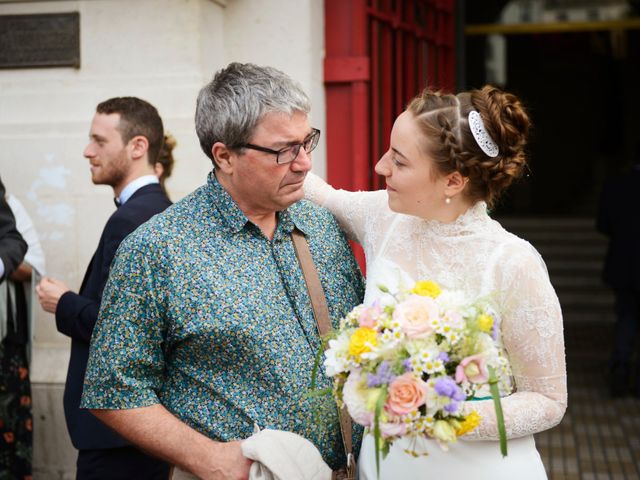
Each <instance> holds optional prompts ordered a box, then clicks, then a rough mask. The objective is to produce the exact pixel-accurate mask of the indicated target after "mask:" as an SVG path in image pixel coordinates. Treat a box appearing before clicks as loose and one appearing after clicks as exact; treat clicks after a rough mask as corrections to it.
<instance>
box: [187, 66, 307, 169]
mask: <svg viewBox="0 0 640 480" xmlns="http://www.w3.org/2000/svg"><path fill="white" fill-rule="evenodd" d="M310 110H311V103H310V102H309V97H307V94H306V93H304V91H303V90H302V88H301V87H300V85H299V84H298V83H296V82H294V81H293V80H292V79H291V78H289V77H288V76H287V75H286V74H284V73H282V72H281V71H280V70H276V69H275V68H272V67H261V66H258V65H254V64H251V63H236V62H234V63H230V64H229V65H228V66H227V67H226V68H224V69H222V70H219V71H218V72H217V73H216V74H215V76H214V77H213V80H211V82H209V83H208V84H207V85H205V86H204V87H203V88H202V90H200V93H199V94H198V101H197V104H196V118H195V120H196V133H197V134H198V138H199V139H200V146H201V147H202V150H203V151H204V153H205V154H206V155H207V156H208V157H209V158H210V159H211V160H214V158H213V154H212V152H211V148H212V147H213V144H214V143H216V142H222V143H224V144H225V145H226V146H227V147H229V148H238V147H239V146H240V145H242V144H244V143H248V142H249V139H250V138H251V136H252V135H253V132H254V130H255V128H256V127H257V126H258V123H260V120H262V117H264V116H265V115H266V114H268V113H286V114H288V115H293V114H294V113H295V112H302V113H305V114H308V113H309V111H310ZM214 164H215V160H214Z"/></svg>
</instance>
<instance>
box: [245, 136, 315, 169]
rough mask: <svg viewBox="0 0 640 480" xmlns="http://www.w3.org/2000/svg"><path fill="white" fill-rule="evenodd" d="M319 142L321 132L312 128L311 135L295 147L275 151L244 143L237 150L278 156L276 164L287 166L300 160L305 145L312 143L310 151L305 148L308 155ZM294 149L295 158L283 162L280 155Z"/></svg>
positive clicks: (290, 146)
mask: <svg viewBox="0 0 640 480" xmlns="http://www.w3.org/2000/svg"><path fill="white" fill-rule="evenodd" d="M319 140H320V130H319V129H317V128H312V129H311V133H310V134H309V135H308V136H307V138H305V139H304V140H303V141H302V142H300V143H294V144H293V145H288V146H286V147H284V148H281V149H280V150H273V149H271V148H267V147H261V146H260V145H254V144H253V143H243V144H241V145H238V146H237V148H249V149H251V150H257V151H259V152H264V153H270V154H272V155H275V156H276V163H277V164H278V165H286V164H287V163H291V162H294V161H295V159H296V158H298V155H300V149H301V148H304V144H305V143H307V142H310V143H309V149H308V150H307V149H306V148H305V149H304V151H305V152H307V153H311V152H313V150H315V148H316V147H317V146H318V141H319ZM292 148H295V149H296V150H295V151H294V153H295V154H294V155H293V158H292V159H291V160H287V161H286V162H281V161H280V154H281V153H284V152H286V151H287V150H291V149H292Z"/></svg>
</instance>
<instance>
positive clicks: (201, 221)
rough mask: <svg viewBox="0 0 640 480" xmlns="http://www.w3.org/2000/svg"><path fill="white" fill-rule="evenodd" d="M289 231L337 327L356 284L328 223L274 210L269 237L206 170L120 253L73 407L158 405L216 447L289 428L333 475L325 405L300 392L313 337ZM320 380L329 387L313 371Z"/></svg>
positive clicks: (340, 454)
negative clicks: (203, 178)
mask: <svg viewBox="0 0 640 480" xmlns="http://www.w3.org/2000/svg"><path fill="white" fill-rule="evenodd" d="M294 228H298V229H299V230H300V231H302V233H304V234H305V236H306V238H307V241H308V243H309V248H310V250H311V253H312V256H313V259H314V262H315V264H316V267H317V269H318V274H319V276H320V281H321V283H322V287H323V289H324V292H325V295H326V297H327V303H328V306H329V312H330V315H331V318H332V321H333V322H334V326H336V327H337V322H338V321H339V319H340V318H341V317H343V316H344V315H346V314H347V313H348V312H349V311H350V309H351V308H352V307H353V306H354V305H356V304H358V303H360V302H361V300H362V297H363V293H364V285H363V280H362V275H361V273H360V270H359V268H358V266H357V264H356V262H355V260H354V258H353V255H352V253H351V250H350V248H349V245H348V243H347V241H346V240H345V238H344V235H343V233H342V232H341V231H340V229H339V227H338V225H337V223H336V221H335V220H334V218H333V217H332V216H331V214H329V213H328V212H327V211H325V210H323V209H321V208H319V207H317V206H315V205H313V204H311V203H309V202H307V201H304V200H303V201H300V202H297V203H295V204H294V205H292V206H291V207H289V208H288V209H286V210H284V211H282V212H279V213H278V226H277V228H276V231H275V234H274V238H273V240H269V239H268V238H267V237H266V236H265V235H264V234H263V233H262V232H261V230H260V229H259V228H258V227H257V226H256V225H254V224H253V223H251V222H249V221H248V220H247V218H246V217H245V215H244V214H243V213H242V211H241V210H240V208H239V207H238V206H237V205H236V203H235V202H234V201H233V199H232V198H231V196H230V195H229V194H228V193H227V192H226V191H225V190H224V188H223V187H222V186H221V185H220V184H219V183H218V182H217V180H216V178H215V175H214V174H213V173H212V174H210V175H209V178H208V181H207V184H206V185H204V186H202V187H200V188H199V189H198V190H196V191H195V192H193V193H192V194H190V195H189V196H187V197H186V198H184V199H183V200H182V201H180V202H177V203H176V204H175V205H173V206H172V207H170V208H168V209H167V210H166V211H165V212H163V213H161V214H159V215H157V216H155V217H153V218H152V219H151V220H150V221H149V222H147V223H146V224H144V225H142V226H141V227H140V228H138V230H136V231H135V232H134V233H133V234H131V235H130V236H129V237H128V238H127V239H126V240H125V241H124V242H122V244H121V246H120V248H119V250H118V253H117V255H116V258H115V259H114V262H113V264H112V266H111V272H110V276H109V280H108V282H107V285H106V287H105V291H104V294H103V296H102V304H101V310H100V316H99V320H98V323H97V325H96V328H95V330H94V333H93V337H92V340H91V354H90V358H89V364H88V367H87V374H86V377H85V385H84V393H83V398H82V405H81V406H82V407H83V408H93V409H128V408H136V407H144V406H149V405H153V404H157V403H161V404H162V405H163V406H165V407H166V408H167V409H168V410H170V411H171V412H173V414H175V415H176V416H177V417H178V418H180V419H181V420H182V421H183V422H185V423H186V424H188V425H189V426H191V427H193V428H194V429H196V430H198V431H200V432H201V433H203V434H205V435H207V436H209V437H210V438H212V439H215V440H220V441H229V440H235V439H242V438H246V437H249V436H250V435H251V434H252V433H253V430H254V426H255V425H257V426H259V427H260V428H273V429H280V430H288V431H292V432H295V433H298V434H299V435H302V436H303V437H305V438H307V439H308V440H310V441H311V442H313V443H314V444H315V445H316V446H317V447H318V449H319V450H320V452H321V453H322V455H323V457H324V459H325V461H327V463H328V464H329V465H330V466H331V467H333V468H337V467H338V466H340V465H343V464H344V463H345V458H344V449H343V446H342V440H341V438H340V429H339V422H338V416H337V410H336V408H335V404H334V403H333V402H332V401H331V400H330V399H329V398H328V397H327V398H326V399H319V398H317V397H310V396H308V395H307V394H308V391H309V387H310V382H311V374H312V369H313V365H314V359H315V357H316V355H317V353H318V351H319V348H320V340H319V335H318V332H317V326H316V322H315V319H314V316H313V310H312V307H311V303H310V300H309V296H308V292H307V289H306V285H305V283H304V278H303V276H302V271H301V269H300V266H299V264H298V261H297V259H296V255H295V251H294V248H293V243H292V240H291V235H290V234H291V232H292V231H293V229H294ZM318 380H319V384H318V387H319V388H327V387H330V386H331V383H330V381H329V380H328V379H327V378H326V377H325V376H324V375H322V374H320V375H319V379H318ZM360 434H361V432H360V431H356V433H355V434H354V435H355V437H356V438H354V440H355V445H359V441H358V440H359V439H358V438H357V437H359V436H360Z"/></svg>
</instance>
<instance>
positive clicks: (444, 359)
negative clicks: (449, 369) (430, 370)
mask: <svg viewBox="0 0 640 480" xmlns="http://www.w3.org/2000/svg"><path fill="white" fill-rule="evenodd" d="M437 358H438V360H442V362H443V363H447V362H448V361H449V355H448V354H447V352H440V353H439V354H438V357H437Z"/></svg>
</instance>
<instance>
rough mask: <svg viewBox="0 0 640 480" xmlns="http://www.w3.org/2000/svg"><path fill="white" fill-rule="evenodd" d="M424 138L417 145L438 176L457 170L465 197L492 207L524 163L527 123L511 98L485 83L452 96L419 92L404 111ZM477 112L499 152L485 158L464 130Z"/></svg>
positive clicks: (470, 135)
mask: <svg viewBox="0 0 640 480" xmlns="http://www.w3.org/2000/svg"><path fill="white" fill-rule="evenodd" d="M407 110H408V111H410V112H411V113H412V114H413V116H414V117H415V119H416V120H417V123H418V125H419V127H420V129H421V130H422V132H423V133H424V134H425V139H424V141H423V142H422V147H423V149H424V150H425V152H427V153H428V154H429V155H430V156H431V157H432V158H433V159H434V160H435V162H436V165H437V167H438V170H439V172H440V173H441V174H443V175H446V174H449V173H451V172H454V171H458V172H460V174H462V175H463V176H464V177H467V178H468V179H469V183H468V186H467V189H466V195H468V196H469V198H471V200H473V201H477V200H484V201H486V202H487V203H488V204H489V205H491V204H493V203H494V202H495V200H496V199H497V198H498V196H499V195H500V193H502V191H504V190H505V189H506V188H507V187H508V186H509V185H510V184H511V182H512V181H513V180H514V179H516V178H518V177H520V176H521V175H522V173H523V170H524V167H525V165H526V155H525V151H524V147H525V144H526V141H527V134H528V132H529V127H530V122H529V116H528V115H527V113H526V111H525V109H524V107H523V106H522V103H521V102H520V100H519V99H518V98H517V97H516V96H515V95H513V94H511V93H507V92H503V91H502V90H500V89H498V88H496V87H493V86H490V85H486V86H484V87H482V88H481V89H480V90H471V91H468V92H463V93H459V94H458V95H451V94H443V93H440V92H435V91H432V90H429V89H428V88H427V89H425V90H424V91H423V92H422V93H421V94H420V95H418V96H417V97H415V98H414V99H413V100H412V101H411V102H410V103H409V106H408V107H407ZM474 110H475V111H477V112H478V113H479V114H480V117H481V118H482V122H483V123H484V126H485V128H486V131H487V133H488V134H489V136H490V137H491V139H492V140H493V141H494V142H495V144H496V145H497V146H498V149H499V152H498V155H497V156H495V157H490V156H489V155H487V153H485V152H484V151H483V150H482V149H481V148H480V145H479V144H478V142H477V141H476V139H475V138H474V136H473V134H472V133H471V130H470V128H469V112H471V111H474Z"/></svg>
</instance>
